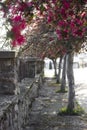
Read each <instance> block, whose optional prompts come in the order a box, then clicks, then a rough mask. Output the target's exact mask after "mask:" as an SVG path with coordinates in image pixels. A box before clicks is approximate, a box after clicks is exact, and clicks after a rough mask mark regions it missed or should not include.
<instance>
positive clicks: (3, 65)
mask: <svg viewBox="0 0 87 130" xmlns="http://www.w3.org/2000/svg"><path fill="white" fill-rule="evenodd" d="M15 73H16V72H15V52H14V51H0V94H14V93H15V87H16V77H15Z"/></svg>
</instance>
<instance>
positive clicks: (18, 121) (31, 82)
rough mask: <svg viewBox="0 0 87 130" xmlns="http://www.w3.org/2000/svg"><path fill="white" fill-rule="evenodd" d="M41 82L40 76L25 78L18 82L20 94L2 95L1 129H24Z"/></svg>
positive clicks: (0, 102)
mask: <svg viewBox="0 0 87 130" xmlns="http://www.w3.org/2000/svg"><path fill="white" fill-rule="evenodd" d="M40 84H41V77H40V76H37V78H34V79H28V78H27V79H23V80H22V81H21V83H19V84H18V86H19V87H20V94H19V95H9V96H8V95H1V96H0V130H23V126H24V125H25V123H26V119H27V117H29V113H30V111H31V106H32V102H33V101H34V99H35V98H36V97H37V96H38V90H39V87H40Z"/></svg>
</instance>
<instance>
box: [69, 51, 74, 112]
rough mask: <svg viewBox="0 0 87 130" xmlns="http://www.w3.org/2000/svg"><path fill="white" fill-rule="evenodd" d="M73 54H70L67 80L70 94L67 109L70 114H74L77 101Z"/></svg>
mask: <svg viewBox="0 0 87 130" xmlns="http://www.w3.org/2000/svg"><path fill="white" fill-rule="evenodd" d="M73 56H74V54H73V52H69V53H68V59H67V78H68V84H69V94H68V106H67V109H68V110H69V112H72V111H73V109H74V107H75V106H74V101H75V90H74V74H73Z"/></svg>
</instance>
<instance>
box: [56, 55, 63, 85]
mask: <svg viewBox="0 0 87 130" xmlns="http://www.w3.org/2000/svg"><path fill="white" fill-rule="evenodd" d="M61 64H62V56H60V60H59V69H58V70H59V71H58V74H57V76H56V79H57V81H56V83H60V82H61V81H60V76H61Z"/></svg>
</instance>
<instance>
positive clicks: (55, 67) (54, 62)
mask: <svg viewBox="0 0 87 130" xmlns="http://www.w3.org/2000/svg"><path fill="white" fill-rule="evenodd" d="M53 64H54V70H55V77H56V76H57V66H56V59H53Z"/></svg>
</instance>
